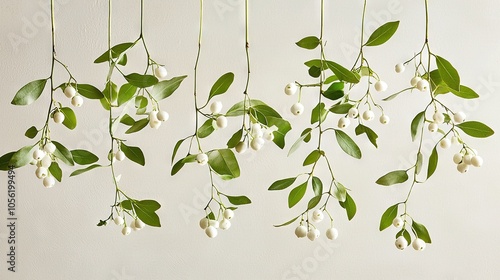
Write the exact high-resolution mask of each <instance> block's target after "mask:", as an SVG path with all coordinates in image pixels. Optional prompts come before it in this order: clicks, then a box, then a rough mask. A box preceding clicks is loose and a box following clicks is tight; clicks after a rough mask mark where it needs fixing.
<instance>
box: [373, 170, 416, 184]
mask: <svg viewBox="0 0 500 280" xmlns="http://www.w3.org/2000/svg"><path fill="white" fill-rule="evenodd" d="M407 180H408V174H407V173H406V170H395V171H391V172H389V173H387V174H385V175H384V176H382V177H380V178H378V180H377V181H376V182H375V183H377V184H379V185H382V186H391V185H394V184H401V183H404V182H406V181H407Z"/></svg>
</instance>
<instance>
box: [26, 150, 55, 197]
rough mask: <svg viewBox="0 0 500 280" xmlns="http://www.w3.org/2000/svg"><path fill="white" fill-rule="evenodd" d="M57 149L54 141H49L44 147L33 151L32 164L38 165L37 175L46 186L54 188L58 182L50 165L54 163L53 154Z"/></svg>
mask: <svg viewBox="0 0 500 280" xmlns="http://www.w3.org/2000/svg"><path fill="white" fill-rule="evenodd" d="M55 151H56V146H55V145H54V144H53V143H52V142H47V143H46V144H45V146H44V147H43V149H39V148H37V149H36V150H35V151H34V152H33V160H32V162H31V164H33V165H36V167H37V168H36V171H35V175H36V177H37V178H38V179H41V180H43V185H44V187H46V188H52V187H53V186H54V185H55V184H56V180H55V178H54V177H53V176H52V175H51V174H50V172H49V167H50V165H51V164H52V154H53V153H54V152H55Z"/></svg>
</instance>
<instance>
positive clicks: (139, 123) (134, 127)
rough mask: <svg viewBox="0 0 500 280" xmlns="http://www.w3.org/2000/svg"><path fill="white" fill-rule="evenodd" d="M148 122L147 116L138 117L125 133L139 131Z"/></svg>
mask: <svg viewBox="0 0 500 280" xmlns="http://www.w3.org/2000/svg"><path fill="white" fill-rule="evenodd" d="M148 123H149V120H148V118H144V119H140V120H138V121H136V122H135V123H134V124H133V125H132V126H131V127H130V128H129V129H127V131H125V134H131V133H135V132H138V131H141V130H142V129H143V128H145V127H146V126H147V125H148Z"/></svg>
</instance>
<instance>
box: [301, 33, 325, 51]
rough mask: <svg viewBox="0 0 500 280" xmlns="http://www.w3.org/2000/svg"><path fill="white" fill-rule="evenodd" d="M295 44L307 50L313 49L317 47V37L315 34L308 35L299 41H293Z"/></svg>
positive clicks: (318, 42)
mask: <svg viewBox="0 0 500 280" xmlns="http://www.w3.org/2000/svg"><path fill="white" fill-rule="evenodd" d="M295 44H296V45H297V46H299V47H301V48H303V49H307V50H314V49H315V48H317V47H318V46H319V44H320V41H319V38H318V37H316V36H309V37H305V38H302V39H301V40H300V41H298V42H296V43H295Z"/></svg>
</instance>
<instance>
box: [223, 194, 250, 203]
mask: <svg viewBox="0 0 500 280" xmlns="http://www.w3.org/2000/svg"><path fill="white" fill-rule="evenodd" d="M226 197H227V199H228V200H229V202H230V203H231V204H232V205H245V204H250V203H252V201H251V200H250V198H248V197H246V196H244V195H243V196H229V195H227V196H226Z"/></svg>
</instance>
